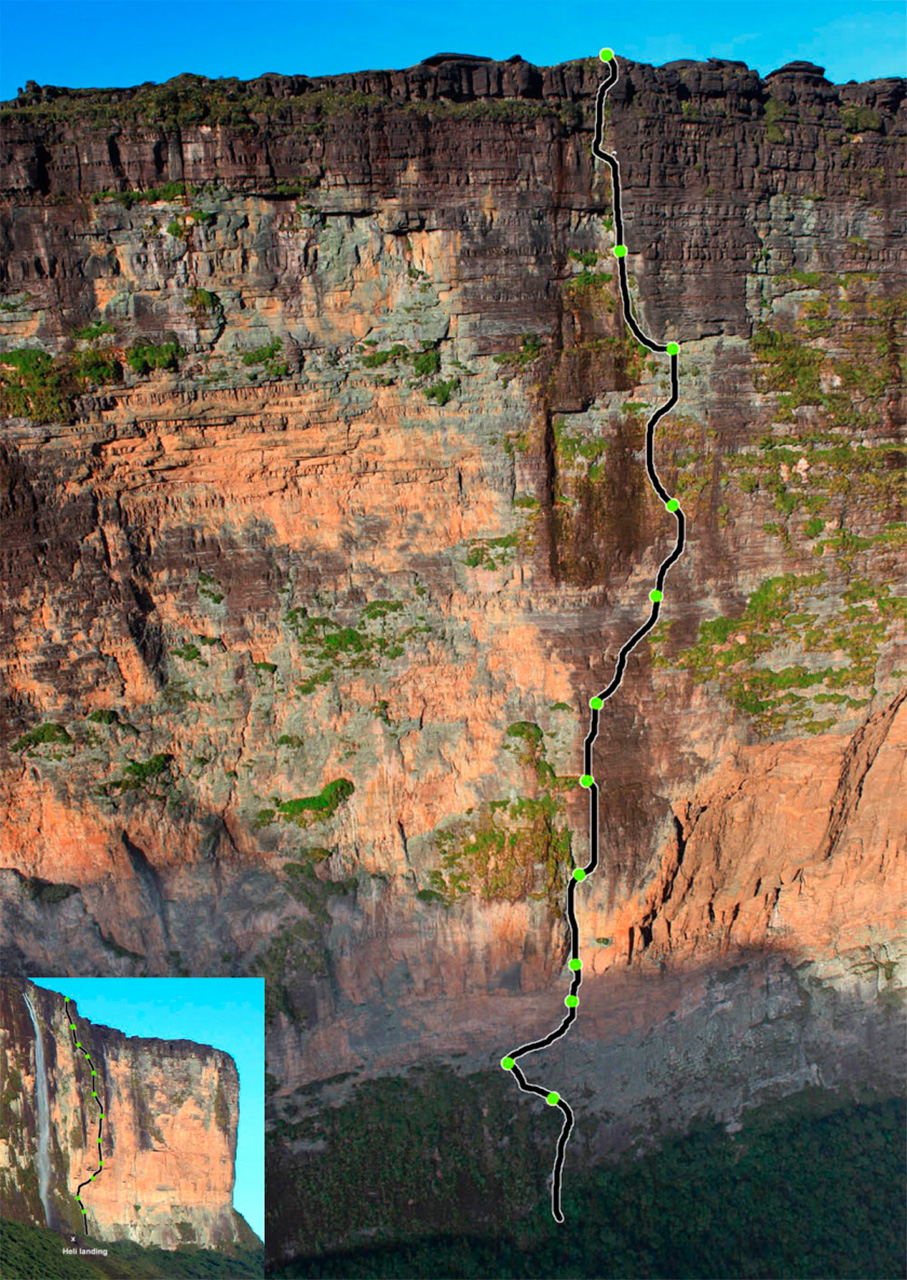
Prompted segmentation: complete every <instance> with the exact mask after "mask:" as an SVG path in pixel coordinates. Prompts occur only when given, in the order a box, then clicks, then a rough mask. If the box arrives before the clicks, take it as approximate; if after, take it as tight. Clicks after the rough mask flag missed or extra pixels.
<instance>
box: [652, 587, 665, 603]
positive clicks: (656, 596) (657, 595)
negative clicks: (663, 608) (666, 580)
mask: <svg viewBox="0 0 907 1280" xmlns="http://www.w3.org/2000/svg"><path fill="white" fill-rule="evenodd" d="M649 599H650V600H654V601H655V603H656V604H658V602H659V600H663V599H664V592H663V591H659V590H658V588H657V587H656V588H655V589H654V591H650V592H649Z"/></svg>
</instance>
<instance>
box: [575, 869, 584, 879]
mask: <svg viewBox="0 0 907 1280" xmlns="http://www.w3.org/2000/svg"><path fill="white" fill-rule="evenodd" d="M585 878H586V873H585V871H584V870H583V869H582V867H574V868H573V879H574V880H585Z"/></svg>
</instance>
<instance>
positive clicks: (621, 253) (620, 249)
mask: <svg viewBox="0 0 907 1280" xmlns="http://www.w3.org/2000/svg"><path fill="white" fill-rule="evenodd" d="M614 256H615V258H625V257H626V256H627V246H626V245H625V244H616V245H615V246H614Z"/></svg>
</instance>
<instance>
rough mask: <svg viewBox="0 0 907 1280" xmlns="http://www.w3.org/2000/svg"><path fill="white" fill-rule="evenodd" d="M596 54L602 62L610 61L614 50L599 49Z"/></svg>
mask: <svg viewBox="0 0 907 1280" xmlns="http://www.w3.org/2000/svg"><path fill="white" fill-rule="evenodd" d="M598 56H599V57H600V58H601V60H602V62H610V61H611V59H612V58H613V57H614V50H613V49H599V51H598Z"/></svg>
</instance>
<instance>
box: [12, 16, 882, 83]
mask: <svg viewBox="0 0 907 1280" xmlns="http://www.w3.org/2000/svg"><path fill="white" fill-rule="evenodd" d="M905 16H907V4H905V0H852V3H846V2H844V0H794V3H791V2H790V0H786V2H784V0H763V2H762V3H757V4H752V3H751V4H746V5H740V4H729V3H728V2H727V0H693V2H692V3H686V4H684V3H683V2H682V0H648V2H647V3H646V4H645V5H637V4H633V3H632V2H631V3H629V4H628V3H626V0H621V3H616V2H615V3H612V2H609V0H555V2H554V3H552V0H545V3H541V2H540V0H394V4H393V5H391V6H390V7H385V8H381V7H380V6H376V5H375V3H374V0H368V2H366V0H154V3H153V4H147V3H139V0H28V3H23V0H0V22H2V26H0V98H2V99H7V98H11V97H14V96H15V94H16V90H17V88H19V87H20V86H24V85H25V82H26V80H36V81H37V82H38V83H39V84H57V85H69V86H74V87H79V86H81V87H85V86H114V85H130V84H141V83H143V82H144V81H146V80H154V81H162V80H166V79H168V78H169V77H170V76H174V75H179V74H180V72H183V71H193V72H196V73H198V74H199V75H205V76H211V77H215V76H226V75H235V76H239V77H240V78H241V79H249V78H251V77H253V76H257V75H261V74H262V73H263V72H265V71H279V72H285V73H297V74H303V75H327V74H331V73H334V72H339V71H358V70H363V69H365V68H380V67H405V66H410V65H411V64H412V63H414V62H418V61H419V60H420V59H421V58H424V57H427V56H428V55H429V54H432V53H438V52H442V51H443V52H450V51H453V52H457V53H478V54H482V55H484V56H487V57H493V58H508V57H510V56H511V55H512V54H514V53H519V54H521V55H522V56H523V57H524V58H527V59H528V60H529V61H530V62H535V63H539V64H549V63H554V62H563V61H565V60H567V59H569V58H578V57H582V56H584V55H587V54H590V53H595V52H597V50H598V49H599V48H600V47H601V46H602V45H604V44H607V45H610V46H611V47H612V48H613V49H614V50H615V52H616V53H617V54H618V55H620V54H623V55H624V56H625V57H628V58H632V59H634V60H636V61H640V62H654V63H662V62H668V61H670V60H671V59H674V58H700V59H702V58H708V57H710V56H711V57H721V58H737V59H740V60H742V61H744V62H746V63H747V64H748V65H749V66H751V67H755V68H757V69H758V70H759V71H760V72H761V73H762V74H763V75H764V74H765V73H766V72H768V71H772V70H774V69H775V68H776V67H779V66H781V65H782V64H783V63H785V62H789V61H791V60H792V59H794V58H806V59H808V60H809V61H812V62H818V63H820V64H821V65H822V66H825V67H826V68H827V69H828V75H829V78H830V79H832V80H836V81H839V82H843V81H846V80H865V79H871V78H873V77H877V76H890V75H903V74H904V69H905V59H907V34H905Z"/></svg>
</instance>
